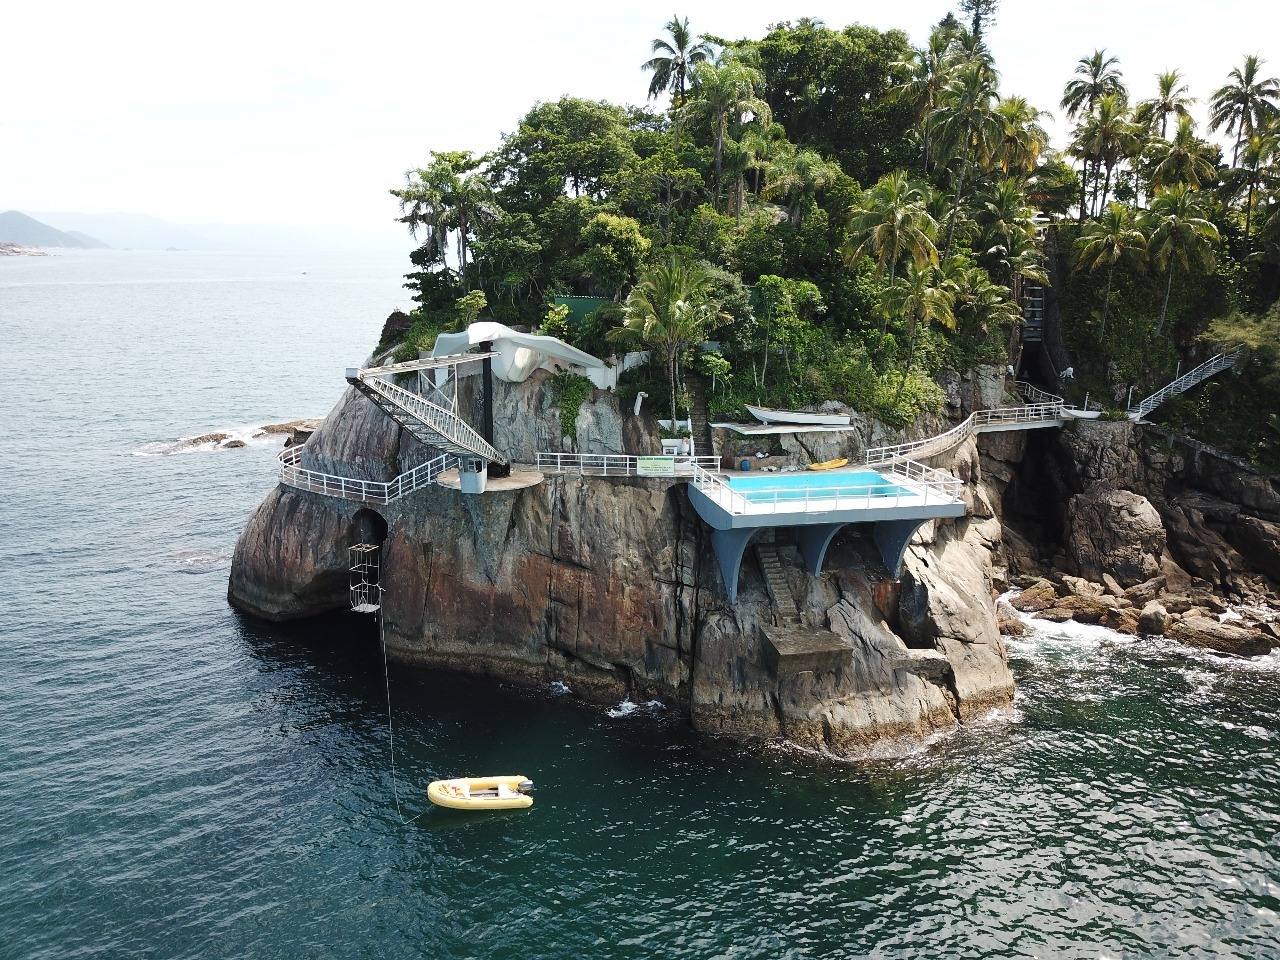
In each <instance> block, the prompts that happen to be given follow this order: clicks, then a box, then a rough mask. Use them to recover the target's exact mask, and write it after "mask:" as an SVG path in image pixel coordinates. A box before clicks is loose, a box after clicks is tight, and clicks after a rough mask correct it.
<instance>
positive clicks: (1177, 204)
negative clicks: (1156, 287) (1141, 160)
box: [1147, 183, 1218, 336]
mask: <svg viewBox="0 0 1280 960" xmlns="http://www.w3.org/2000/svg"><path fill="white" fill-rule="evenodd" d="M1147 228H1148V235H1149V237H1150V240H1148V241H1147V249H1148V250H1149V251H1150V252H1151V256H1152V260H1153V261H1154V262H1155V264H1156V266H1157V267H1158V268H1159V269H1161V270H1165V271H1167V276H1166V278H1165V284H1164V302H1163V303H1161V305H1160V321H1159V323H1157V324H1156V329H1155V331H1154V332H1153V333H1152V336H1159V335H1160V331H1161V330H1163V329H1164V321H1165V317H1166V316H1167V314H1168V311H1169V294H1170V292H1171V291H1172V288H1173V267H1174V264H1175V263H1181V264H1182V268H1183V269H1184V270H1187V271H1190V270H1191V267H1192V264H1193V263H1194V264H1196V265H1198V266H1200V267H1202V268H1203V269H1204V271H1205V272H1206V273H1212V272H1213V268H1214V263H1215V259H1214V247H1215V246H1216V245H1217V243H1218V228H1217V227H1215V226H1214V225H1213V224H1212V223H1210V222H1209V221H1208V220H1207V219H1205V217H1204V211H1203V209H1202V205H1201V200H1200V195H1199V194H1198V193H1197V192H1196V191H1194V190H1192V189H1191V188H1190V187H1188V186H1187V185H1186V184H1182V183H1177V184H1174V185H1173V186H1171V187H1169V189H1167V190H1165V191H1164V192H1163V193H1160V194H1158V195H1157V196H1156V197H1155V199H1154V200H1152V201H1151V209H1150V210H1148V211H1147Z"/></svg>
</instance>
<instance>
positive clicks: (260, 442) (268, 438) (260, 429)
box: [133, 424, 288, 457]
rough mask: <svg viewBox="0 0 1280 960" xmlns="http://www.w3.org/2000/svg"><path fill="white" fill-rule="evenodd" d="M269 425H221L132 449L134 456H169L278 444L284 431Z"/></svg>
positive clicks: (286, 434)
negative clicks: (216, 427) (205, 430)
mask: <svg viewBox="0 0 1280 960" xmlns="http://www.w3.org/2000/svg"><path fill="white" fill-rule="evenodd" d="M268 426H272V425H271V424H255V425H251V426H238V427H221V428H219V429H217V430H211V431H209V432H208V433H202V434H199V435H197V436H194V437H179V438H178V439H176V440H155V441H152V442H150V443H144V444H143V445H142V446H140V447H139V448H138V449H137V450H134V451H133V455H134V456H135V457H169V456H173V455H174V454H179V453H208V452H210V451H213V450H236V449H240V448H241V447H257V446H266V445H268V444H274V443H280V442H281V441H282V440H283V439H284V438H285V437H286V436H288V433H287V432H285V431H279V430H271V431H269V430H268V429H267V427H268Z"/></svg>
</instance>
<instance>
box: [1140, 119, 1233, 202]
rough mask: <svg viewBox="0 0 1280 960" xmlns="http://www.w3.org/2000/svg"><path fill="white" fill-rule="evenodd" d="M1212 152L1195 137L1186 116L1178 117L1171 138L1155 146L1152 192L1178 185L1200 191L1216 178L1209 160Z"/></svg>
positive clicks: (1193, 127)
mask: <svg viewBox="0 0 1280 960" xmlns="http://www.w3.org/2000/svg"><path fill="white" fill-rule="evenodd" d="M1216 153H1217V150H1216V148H1214V147H1212V146H1210V145H1209V144H1208V143H1206V142H1205V141H1203V140H1201V139H1200V138H1199V137H1197V136H1196V127H1195V122H1194V121H1193V120H1192V119H1191V118H1190V117H1189V116H1182V117H1179V118H1178V129H1177V130H1176V131H1174V134H1173V139H1172V140H1170V141H1168V142H1167V143H1162V142H1161V141H1157V142H1156V144H1155V147H1154V155H1153V159H1154V161H1155V166H1153V167H1152V168H1151V189H1152V191H1153V192H1155V193H1159V192H1161V191H1162V190H1167V189H1169V187H1171V186H1173V185H1174V184H1179V183H1181V184H1185V185H1186V186H1187V187H1189V188H1190V189H1192V190H1198V189H1200V187H1202V186H1203V185H1204V184H1206V183H1208V182H1210V181H1212V180H1213V179H1214V178H1215V177H1216V175H1217V171H1216V170H1215V169H1214V166H1213V160H1212V159H1211V158H1212V157H1213V156H1215V155H1216Z"/></svg>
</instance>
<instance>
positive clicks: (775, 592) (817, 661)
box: [756, 542, 852, 678]
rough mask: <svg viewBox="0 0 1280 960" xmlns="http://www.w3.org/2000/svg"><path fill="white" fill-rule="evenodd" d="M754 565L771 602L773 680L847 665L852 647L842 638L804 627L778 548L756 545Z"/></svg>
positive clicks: (768, 633) (768, 630) (768, 649)
mask: <svg viewBox="0 0 1280 960" xmlns="http://www.w3.org/2000/svg"><path fill="white" fill-rule="evenodd" d="M756 562H757V563H758V564H759V565H760V572H761V573H762V574H763V575H764V583H765V588H766V589H767V590H768V591H769V599H770V600H771V601H773V625H772V626H769V627H765V631H764V634H765V640H766V643H765V649H764V655H765V662H766V663H767V664H768V666H769V669H770V670H771V671H772V672H773V675H774V676H775V677H778V678H781V677H792V676H795V675H796V674H800V673H825V672H829V671H832V670H838V669H839V668H840V667H842V666H844V665H845V664H847V663H848V662H849V658H850V654H851V651H852V647H851V646H850V645H849V642H848V641H846V640H845V639H844V638H843V637H840V636H837V635H836V634H834V633H832V632H831V631H830V630H824V629H822V628H821V627H811V626H805V625H804V624H803V623H802V622H801V620H800V609H799V608H798V607H797V606H796V598H795V596H794V595H793V594H792V592H791V585H790V584H789V583H788V582H787V575H786V571H785V570H784V569H783V561H782V558H781V557H780V556H779V554H778V544H777V543H776V542H775V543H760V544H757V545H756Z"/></svg>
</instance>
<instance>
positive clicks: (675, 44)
mask: <svg viewBox="0 0 1280 960" xmlns="http://www.w3.org/2000/svg"><path fill="white" fill-rule="evenodd" d="M663 29H665V30H666V31H667V34H668V35H669V36H670V37H671V42H670V43H668V42H667V41H666V40H664V39H662V38H661V37H658V38H657V39H656V40H654V41H653V49H652V51H651V52H653V53H655V54H657V56H655V57H654V58H653V59H652V60H648V61H646V62H645V63H642V64H641V65H640V69H641V70H652V71H653V80H651V81H650V82H649V99H650V100H652V99H654V98H655V97H657V96H658V95H659V94H661V93H663V92H664V91H667V90H674V91H675V95H674V97H673V98H672V99H673V100H674V103H675V106H676V108H677V109H679V108H680V107H683V106H684V92H685V87H686V85H687V84H688V82H689V80H690V78H691V77H692V75H693V68H694V67H695V66H696V65H697V64H699V63H703V62H704V61H708V60H710V59H711V58H712V57H713V56H714V55H715V51H714V50H713V49H712V47H711V44H709V43H707V41H706V40H699V41H698V42H697V43H694V42H693V34H692V33H690V32H689V18H688V17H685V18H684V19H683V20H681V19H680V18H679V17H678V16H674V15H673V16H672V17H671V19H670V20H669V21H667V23H666V24H665V25H664V27H663Z"/></svg>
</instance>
